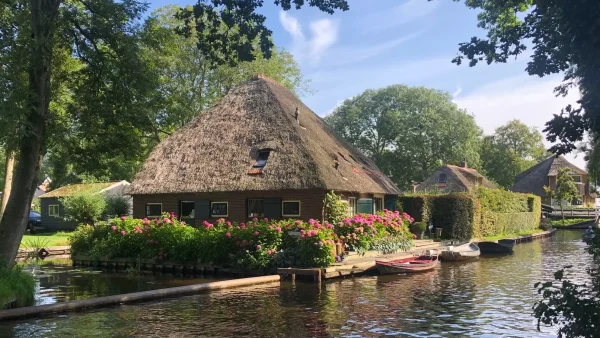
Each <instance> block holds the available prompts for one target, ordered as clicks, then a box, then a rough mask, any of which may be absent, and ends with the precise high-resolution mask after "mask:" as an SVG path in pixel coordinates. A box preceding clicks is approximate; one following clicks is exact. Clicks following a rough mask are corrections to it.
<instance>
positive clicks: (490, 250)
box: [477, 239, 516, 254]
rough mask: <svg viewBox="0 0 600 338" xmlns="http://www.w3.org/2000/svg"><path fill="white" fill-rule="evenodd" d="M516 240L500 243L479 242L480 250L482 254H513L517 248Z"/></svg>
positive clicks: (500, 241) (505, 240)
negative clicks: (515, 247)
mask: <svg viewBox="0 0 600 338" xmlns="http://www.w3.org/2000/svg"><path fill="white" fill-rule="evenodd" d="M515 242H516V241H515V240H514V239H501V240H499V241H498V242H479V243H477V246H479V250H480V251H481V253H482V254H505V253H512V252H513V248H514V246H515Z"/></svg>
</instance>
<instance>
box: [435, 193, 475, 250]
mask: <svg viewBox="0 0 600 338" xmlns="http://www.w3.org/2000/svg"><path fill="white" fill-rule="evenodd" d="M479 210H480V209H479V202H478V201H477V199H475V198H474V197H472V196H470V195H468V194H448V195H441V196H437V197H436V198H435V199H433V203H432V213H431V219H432V221H433V225H434V226H435V227H436V228H442V229H443V230H442V237H443V238H453V239H459V240H470V239H471V238H473V235H474V234H476V233H477V232H478V229H479V217H480V215H479V212H478V211H479Z"/></svg>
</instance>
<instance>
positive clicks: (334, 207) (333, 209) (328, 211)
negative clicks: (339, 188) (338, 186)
mask: <svg viewBox="0 0 600 338" xmlns="http://www.w3.org/2000/svg"><path fill="white" fill-rule="evenodd" d="M323 205H324V206H323V208H324V212H325V214H324V218H325V221H327V222H329V223H332V224H337V223H338V222H341V221H342V220H343V219H344V217H346V215H348V204H347V203H344V202H343V201H342V197H341V196H339V195H336V194H335V192H333V191H330V192H328V193H327V194H326V195H325V201H324V202H323Z"/></svg>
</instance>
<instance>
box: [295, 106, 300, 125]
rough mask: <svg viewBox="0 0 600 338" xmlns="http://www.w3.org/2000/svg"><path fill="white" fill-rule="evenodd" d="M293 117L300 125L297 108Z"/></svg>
mask: <svg viewBox="0 0 600 338" xmlns="http://www.w3.org/2000/svg"><path fill="white" fill-rule="evenodd" d="M294 117H295V118H296V122H298V124H300V109H298V107H296V112H295V113H294Z"/></svg>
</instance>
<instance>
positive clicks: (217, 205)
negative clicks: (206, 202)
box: [210, 202, 229, 217]
mask: <svg viewBox="0 0 600 338" xmlns="http://www.w3.org/2000/svg"><path fill="white" fill-rule="evenodd" d="M228 207H229V203H227V202H212V203H211V204H210V216H211V217H227V212H228V209H229V208H228Z"/></svg>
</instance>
